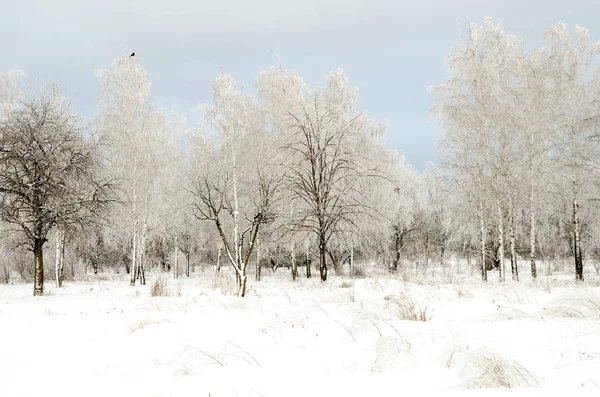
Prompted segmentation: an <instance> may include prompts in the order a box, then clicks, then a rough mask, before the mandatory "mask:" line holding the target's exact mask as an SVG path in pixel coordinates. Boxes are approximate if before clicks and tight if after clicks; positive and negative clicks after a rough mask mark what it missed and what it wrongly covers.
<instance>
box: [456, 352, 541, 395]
mask: <svg viewBox="0 0 600 397" xmlns="http://www.w3.org/2000/svg"><path fill="white" fill-rule="evenodd" d="M462 376H463V377H464V378H465V381H464V386H465V387H467V388H469V389H482V388H506V389H512V388H517V387H532V386H537V385H538V381H537V380H536V379H535V377H534V376H533V375H532V374H531V373H530V372H529V371H528V370H527V369H525V368H524V367H523V366H522V365H520V364H519V363H517V362H516V361H514V360H511V359H508V358H505V357H503V356H501V355H500V354H498V353H496V352H495V351H493V350H491V349H487V348H484V349H479V350H476V351H474V352H472V353H470V354H469V355H468V357H467V360H466V365H465V367H464V368H463V370H462Z"/></svg>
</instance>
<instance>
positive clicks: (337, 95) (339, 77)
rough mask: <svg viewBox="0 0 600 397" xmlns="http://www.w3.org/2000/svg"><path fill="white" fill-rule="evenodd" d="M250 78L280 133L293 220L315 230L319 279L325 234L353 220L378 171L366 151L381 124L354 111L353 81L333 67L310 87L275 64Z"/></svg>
mask: <svg viewBox="0 0 600 397" xmlns="http://www.w3.org/2000/svg"><path fill="white" fill-rule="evenodd" d="M257 85H258V86H259V88H258V91H259V93H260V95H261V97H262V99H263V100H264V101H265V103H266V105H267V107H268V109H269V113H270V115H271V118H272V123H273V124H274V125H275V126H276V128H279V130H280V131H282V132H283V133H284V135H285V136H286V140H285V143H284V145H283V150H284V151H283V152H284V153H285V154H286V156H287V158H286V161H285V163H284V164H285V166H286V168H287V170H286V178H287V190H288V192H289V193H290V195H291V196H290V199H291V200H292V201H293V202H295V203H297V205H296V207H295V210H294V219H293V224H294V225H295V227H296V229H298V230H304V231H311V232H313V233H314V234H315V235H316V236H317V238H318V246H319V271H320V275H321V281H326V280H327V266H326V257H325V256H326V254H327V253H328V249H327V246H328V244H329V242H330V240H331V239H332V237H333V236H334V235H335V234H336V232H338V231H340V230H342V229H349V228H352V227H354V228H356V227H357V224H356V223H357V221H358V219H359V218H361V217H362V216H363V215H365V214H367V213H369V211H370V209H372V207H373V206H372V204H371V203H370V202H369V200H368V198H367V196H366V195H365V194H364V191H365V190H364V188H365V187H366V185H367V184H368V183H369V182H370V178H371V177H374V176H377V175H378V174H379V173H378V171H377V162H376V161H373V159H370V158H369V157H368V156H367V155H366V154H367V153H369V146H372V145H373V144H374V143H375V138H376V137H377V136H378V135H379V134H380V133H381V132H382V130H383V128H382V125H381V124H377V125H375V124H374V123H372V122H371V120H369V119H368V117H367V116H366V114H365V113H362V112H357V111H355V109H354V103H355V101H356V89H355V88H354V87H352V86H350V85H349V84H348V79H347V78H346V76H345V74H344V72H343V71H342V69H339V68H338V69H337V70H335V71H334V72H332V73H330V74H329V75H328V76H327V86H325V87H321V88H316V89H310V88H308V87H306V86H305V84H304V82H303V81H302V80H301V79H300V78H299V77H298V76H297V75H296V74H293V73H287V72H284V71H283V70H282V69H279V70H277V69H272V70H271V71H269V72H265V73H263V74H262V75H261V76H260V78H259V81H258V83H257Z"/></svg>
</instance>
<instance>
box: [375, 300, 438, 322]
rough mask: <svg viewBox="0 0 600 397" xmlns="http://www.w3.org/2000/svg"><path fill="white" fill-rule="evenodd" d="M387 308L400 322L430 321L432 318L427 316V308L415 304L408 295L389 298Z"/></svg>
mask: <svg viewBox="0 0 600 397" xmlns="http://www.w3.org/2000/svg"><path fill="white" fill-rule="evenodd" d="M385 300H387V301H388V304H387V306H388V307H389V308H390V309H391V310H392V311H393V312H394V314H395V315H396V317H398V318H399V319H400V320H409V321H423V322H424V321H429V320H431V317H430V316H428V314H427V306H426V305H423V304H419V303H418V302H415V301H414V300H413V299H412V298H411V297H409V296H408V295H401V296H398V297H396V296H387V297H385Z"/></svg>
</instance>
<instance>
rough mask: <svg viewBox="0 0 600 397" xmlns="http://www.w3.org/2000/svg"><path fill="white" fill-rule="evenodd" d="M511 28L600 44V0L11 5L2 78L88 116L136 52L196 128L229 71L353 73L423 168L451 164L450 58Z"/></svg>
mask: <svg viewBox="0 0 600 397" xmlns="http://www.w3.org/2000/svg"><path fill="white" fill-rule="evenodd" d="M485 16H490V17H493V18H494V19H496V20H498V21H500V22H501V23H502V24H503V25H504V27H505V30H506V32H507V33H510V34H514V35H517V36H519V37H522V38H523V39H524V40H525V43H526V46H527V47H529V48H531V47H535V46H538V45H540V44H541V38H542V36H543V33H544V32H545V31H546V30H547V29H548V28H550V27H551V26H552V25H554V24H556V23H558V22H559V21H562V22H564V23H566V24H567V27H568V29H569V30H571V29H572V28H573V27H574V26H575V25H576V24H579V25H581V26H584V27H586V28H588V29H590V34H591V36H592V39H593V40H594V41H597V40H600V27H597V25H596V24H597V21H599V20H600V5H598V3H597V0H595V1H594V0H570V1H568V2H567V1H564V0H546V1H539V0H519V1H513V0H507V1H498V0H497V1H475V0H456V1H450V0H447V1H444V0H421V1H419V0H407V1H405V0H397V1H391V0H390V1H384V0H347V1H340V0H263V1H253V0H219V1H205V0H168V1H164V0H133V1H126V0H95V1H86V0H53V1H45V0H38V1H35V0H0V37H2V40H0V72H5V71H7V70H10V69H15V68H18V69H22V70H23V71H25V73H26V74H27V76H28V79H29V80H32V79H43V81H45V82H47V83H56V84H58V86H59V87H60V89H61V91H62V92H63V93H64V94H65V95H67V96H69V97H70V98H71V99H72V104H73V107H74V108H75V110H76V111H78V112H79V113H81V114H82V115H84V116H86V117H91V116H92V115H94V114H96V113H97V112H98V109H97V107H96V100H97V98H98V96H99V95H100V84H99V80H98V78H97V77H96V76H95V75H94V70H95V69H101V68H110V65H111V62H112V60H113V59H114V58H116V57H119V56H122V55H124V54H130V53H131V52H135V53H136V56H138V57H139V60H140V63H141V65H142V66H143V67H144V68H145V69H146V71H147V73H148V78H149V80H150V81H151V82H152V90H151V96H152V100H153V102H154V103H155V105H156V106H157V107H162V108H165V109H168V110H175V111H177V112H179V113H184V114H186V115H187V117H188V124H189V125H190V126H193V125H194V124H195V123H197V122H198V121H199V119H200V117H201V115H200V114H199V113H198V112H197V111H194V110H193V109H194V108H195V106H196V105H197V104H200V103H210V102H211V101H212V88H211V86H212V83H213V82H214V79H215V77H216V76H217V75H218V73H219V72H220V71H221V70H223V71H224V72H226V73H230V74H231V75H233V76H234V78H235V79H236V80H237V81H238V83H239V85H241V86H244V89H245V91H248V92H252V89H253V85H254V80H255V78H256V77H257V76H258V74H259V73H260V71H261V70H265V69H268V68H269V67H271V66H273V65H277V64H278V62H279V60H281V63H282V64H283V65H284V67H286V68H287V69H291V70H295V71H296V72H298V73H299V74H300V75H301V76H302V77H303V78H304V79H305V80H306V81H307V82H308V83H309V84H311V85H321V84H323V83H324V78H325V76H326V75H327V73H328V72H329V71H331V70H334V69H335V68H337V67H341V68H342V69H344V71H345V73H346V75H347V76H348V78H349V81H350V83H351V84H352V85H354V86H357V87H358V89H359V91H358V101H357V107H358V108H359V109H360V110H364V111H366V112H367V113H368V114H369V115H370V116H371V117H372V118H374V119H378V120H387V123H388V130H387V134H386V140H385V146H386V147H388V148H392V149H396V150H398V151H399V152H401V153H402V154H404V156H405V157H406V158H407V161H408V162H409V163H410V164H412V165H413V166H414V167H415V168H417V169H422V168H423V167H424V165H425V163H426V162H427V161H433V162H436V163H437V162H439V158H438V154H437V145H438V143H439V141H440V139H442V137H443V134H442V131H441V129H440V128H439V126H438V125H437V121H436V120H434V119H430V118H427V111H428V110H429V108H430V107H431V105H432V103H433V98H432V96H431V93H430V92H429V91H428V87H429V86H432V85H438V84H441V83H443V82H444V81H445V80H447V79H448V78H449V74H448V71H447V67H446V65H445V63H444V59H445V57H446V56H447V55H448V53H449V51H450V49H451V48H452V47H455V46H459V45H462V44H463V43H465V40H466V36H465V32H464V29H463V27H464V26H466V24H467V21H469V20H470V21H471V22H475V23H483V18H484V17H485Z"/></svg>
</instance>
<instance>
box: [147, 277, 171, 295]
mask: <svg viewBox="0 0 600 397" xmlns="http://www.w3.org/2000/svg"><path fill="white" fill-rule="evenodd" d="M150 296H169V291H168V289H167V282H166V281H165V280H164V279H163V278H162V277H158V278H157V279H155V280H154V281H153V282H152V284H151V285H150Z"/></svg>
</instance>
